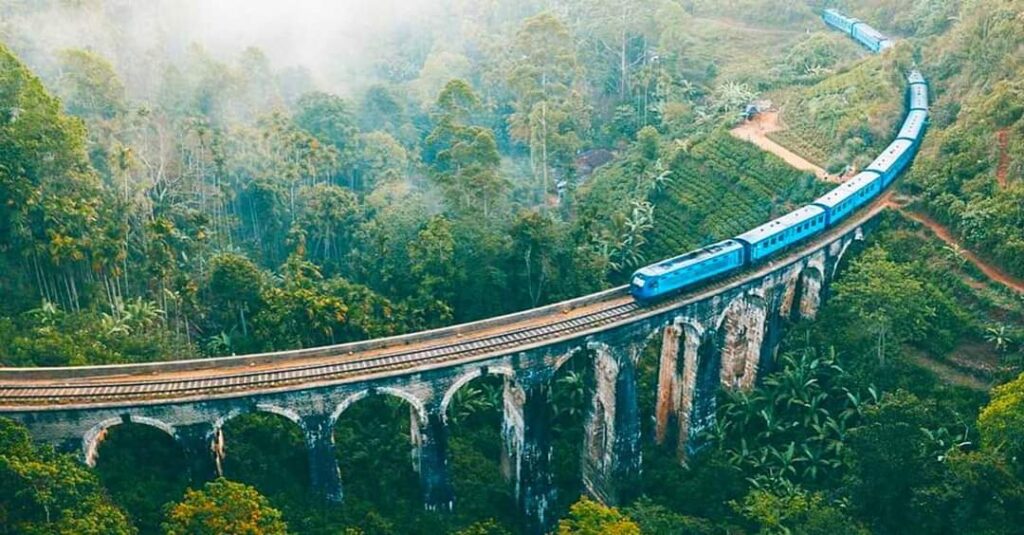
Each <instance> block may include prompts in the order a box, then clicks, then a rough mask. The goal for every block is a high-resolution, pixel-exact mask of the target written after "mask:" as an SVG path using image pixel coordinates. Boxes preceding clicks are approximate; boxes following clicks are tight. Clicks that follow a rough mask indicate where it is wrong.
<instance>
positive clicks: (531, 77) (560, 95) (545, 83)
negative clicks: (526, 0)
mask: <svg viewBox="0 0 1024 535" xmlns="http://www.w3.org/2000/svg"><path fill="white" fill-rule="evenodd" d="M509 52H510V54H509V56H510V66H509V68H508V71H507V72H508V85H509V87H510V88H511V90H512V92H513V94H514V95H515V100H514V101H513V104H512V105H513V109H514V111H513V113H512V114H511V115H510V116H509V132H510V133H511V135H512V137H513V139H515V140H517V141H519V142H521V143H524V144H526V145H527V146H528V147H529V149H530V154H531V163H532V164H533V175H534V178H535V179H537V180H538V182H539V184H538V186H539V187H540V203H541V204H542V205H546V204H547V195H548V193H549V191H550V188H551V186H552V185H553V184H552V181H551V180H550V178H549V175H550V173H551V168H555V169H558V170H560V171H563V172H567V171H568V166H569V163H570V161H571V158H572V156H573V154H574V153H575V152H576V151H577V150H578V149H579V148H580V147H581V146H582V139H581V135H582V134H583V132H584V131H585V130H586V129H587V128H588V127H589V117H588V110H587V105H586V103H585V101H584V99H583V95H582V94H581V90H580V88H579V86H578V85H577V84H578V76H579V71H580V65H579V64H578V62H577V58H576V51H575V49H574V47H573V42H572V36H571V35H570V34H569V31H568V29H567V28H566V27H565V26H564V25H563V23H562V22H561V21H560V20H559V19H558V18H556V17H555V16H554V15H552V14H550V13H542V14H540V15H536V16H534V17H531V18H529V19H526V20H525V21H524V22H523V24H522V26H521V27H520V28H519V30H518V31H517V32H516V36H515V38H514V39H513V41H512V43H511V46H510V50H509Z"/></svg>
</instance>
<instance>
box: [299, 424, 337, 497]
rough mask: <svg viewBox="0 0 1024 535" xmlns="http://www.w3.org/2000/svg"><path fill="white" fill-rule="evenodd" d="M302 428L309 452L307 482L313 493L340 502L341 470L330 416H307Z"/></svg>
mask: <svg viewBox="0 0 1024 535" xmlns="http://www.w3.org/2000/svg"><path fill="white" fill-rule="evenodd" d="M302 429H303V434H304V435H305V439H306V448H307V449H308V452H309V482H310V485H311V486H312V487H313V493H314V494H316V495H317V496H320V497H322V498H324V499H325V500H327V501H330V502H341V500H342V497H343V492H342V484H341V471H340V469H339V468H338V458H337V456H336V455H335V449H334V436H333V434H332V427H331V422H330V417H329V416H326V415H316V416H307V417H305V418H303V421H302Z"/></svg>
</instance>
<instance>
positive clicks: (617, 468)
mask: <svg viewBox="0 0 1024 535" xmlns="http://www.w3.org/2000/svg"><path fill="white" fill-rule="evenodd" d="M590 349H592V350H593V351H594V352H595V357H594V366H595V374H594V377H595V388H594V397H593V398H592V399H591V404H590V408H589V410H588V414H587V422H586V427H585V428H584V442H585V444H584V447H583V486H584V487H585V488H586V490H587V492H588V493H590V494H591V495H592V496H594V497H595V498H597V499H599V500H601V501H602V502H604V503H608V504H617V503H620V502H622V501H625V500H626V499H628V498H629V497H630V495H631V494H632V493H633V492H634V491H635V490H636V487H637V483H638V481H639V479H640V466H641V444H640V409H639V405H638V400H637V392H636V388H637V386H636V361H637V358H638V357H639V353H640V351H642V349H643V347H642V346H641V345H639V344H636V343H629V342H627V343H624V344H622V345H618V344H616V346H614V347H613V346H610V345H607V344H604V343H593V344H590Z"/></svg>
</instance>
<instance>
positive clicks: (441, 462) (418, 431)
mask: <svg viewBox="0 0 1024 535" xmlns="http://www.w3.org/2000/svg"><path fill="white" fill-rule="evenodd" d="M426 420H427V421H426V422H425V424H424V423H422V422H420V421H419V420H418V419H416V418H413V419H412V423H413V426H412V429H411V431H412V432H411V434H412V440H413V461H414V467H415V468H416V471H417V472H419V474H420V488H421V489H422V491H423V506H424V507H425V508H426V509H427V510H428V511H451V510H452V509H453V508H454V507H455V491H454V490H453V489H452V485H451V481H450V480H449V479H448V429H447V428H446V427H445V424H444V420H443V418H442V417H441V412H440V410H437V409H433V410H429V411H428V412H427V417H426Z"/></svg>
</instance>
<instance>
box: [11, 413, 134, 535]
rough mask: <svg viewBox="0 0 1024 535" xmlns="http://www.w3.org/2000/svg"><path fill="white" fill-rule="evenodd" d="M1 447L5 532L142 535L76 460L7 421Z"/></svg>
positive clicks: (94, 477) (62, 534) (63, 534)
mask: <svg viewBox="0 0 1024 535" xmlns="http://www.w3.org/2000/svg"><path fill="white" fill-rule="evenodd" d="M0 447H2V448H0V520H2V521H0V533H12V534H13V533H27V534H40V535H42V534H44V533H58V534H61V535H71V534H78V533H81V534H86V535H100V534H115V535H133V534H135V533H137V530H136V528H135V527H134V526H132V524H131V521H130V520H129V519H128V516H127V515H125V513H124V511H122V510H121V509H119V508H117V507H116V506H114V505H112V504H111V503H110V502H109V501H108V500H107V498H106V496H105V495H104V493H103V489H102V487H100V484H99V481H97V479H96V476H95V475H94V474H93V473H92V472H90V471H89V469H88V468H86V467H85V466H83V465H82V464H81V463H80V462H79V461H78V460H77V459H75V458H74V457H73V456H71V455H59V454H55V453H53V451H52V450H49V449H42V448H36V447H35V446H33V445H32V444H31V442H30V440H29V435H28V432H27V431H26V430H25V429H24V428H23V427H21V426H20V425H18V424H15V423H14V422H12V421H11V420H8V419H6V418H0Z"/></svg>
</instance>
